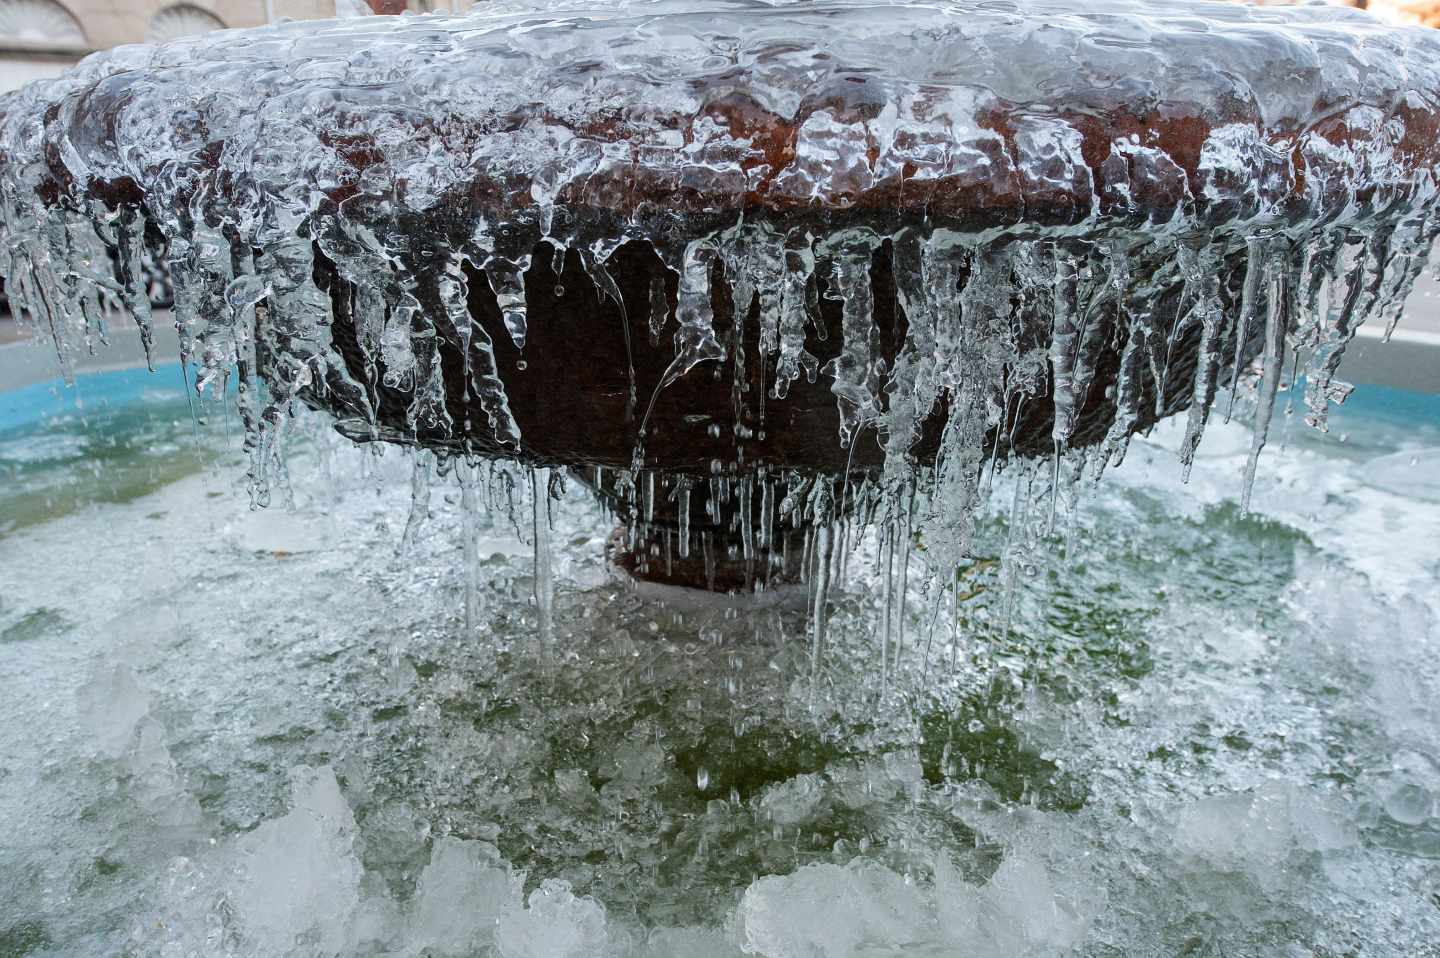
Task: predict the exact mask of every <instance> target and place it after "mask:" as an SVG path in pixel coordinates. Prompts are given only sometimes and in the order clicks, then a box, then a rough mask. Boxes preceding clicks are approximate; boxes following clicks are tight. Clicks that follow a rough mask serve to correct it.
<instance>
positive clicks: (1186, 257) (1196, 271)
mask: <svg viewBox="0 0 1440 958" xmlns="http://www.w3.org/2000/svg"><path fill="white" fill-rule="evenodd" d="M1179 259H1180V270H1181V273H1182V274H1183V275H1184V276H1185V285H1186V288H1187V289H1188V290H1190V291H1191V296H1192V300H1193V301H1192V304H1191V307H1190V312H1191V315H1192V316H1198V317H1199V321H1200V350H1199V356H1198V357H1197V358H1196V361H1195V363H1196V364H1195V384H1194V392H1193V394H1192V396H1191V400H1190V411H1189V413H1188V414H1187V416H1186V421H1185V438H1184V439H1183V440H1181V443H1180V468H1181V481H1182V482H1189V481H1190V469H1191V466H1193V465H1194V463H1195V451H1196V449H1198V448H1199V446H1200V440H1201V438H1202V437H1203V436H1204V434H1205V422H1206V419H1207V418H1208V417H1209V415H1210V405H1211V403H1213V402H1214V400H1215V380H1216V374H1217V373H1218V371H1219V368H1220V333H1221V329H1222V325H1223V320H1224V318H1225V314H1224V311H1223V309H1222V307H1221V303H1220V262H1219V259H1220V258H1219V256H1218V255H1217V253H1216V250H1215V248H1214V247H1213V246H1209V245H1207V246H1204V247H1201V248H1200V249H1199V250H1195V249H1191V248H1190V247H1188V246H1181V247H1180V256H1179Z"/></svg>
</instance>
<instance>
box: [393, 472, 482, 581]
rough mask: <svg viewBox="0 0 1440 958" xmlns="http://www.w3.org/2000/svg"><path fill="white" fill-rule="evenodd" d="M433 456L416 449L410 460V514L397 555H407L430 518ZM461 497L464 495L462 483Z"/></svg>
mask: <svg viewBox="0 0 1440 958" xmlns="http://www.w3.org/2000/svg"><path fill="white" fill-rule="evenodd" d="M433 458H434V457H433V456H432V454H431V453H429V452H428V451H426V450H424V449H417V450H415V453H414V458H413V459H412V460H411V462H410V515H409V517H408V518H406V520H405V531H404V533H403V534H401V536H400V545H399V548H397V549H396V550H395V551H396V554H397V555H407V554H408V553H410V552H411V551H413V550H414V548H415V537H416V536H417V535H418V534H419V532H420V527H421V526H422V525H424V524H425V522H426V520H428V519H429V518H430V482H431V479H430V467H431V462H432V461H433ZM461 497H462V498H463V497H464V486H463V485H462V486H461ZM462 508H464V507H463V506H462ZM467 569H468V566H467ZM467 609H468V604H467Z"/></svg>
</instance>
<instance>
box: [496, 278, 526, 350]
mask: <svg viewBox="0 0 1440 958" xmlns="http://www.w3.org/2000/svg"><path fill="white" fill-rule="evenodd" d="M529 268H530V257H528V256H526V257H525V258H523V259H522V260H520V261H519V262H511V261H510V260H507V259H502V258H501V257H498V256H494V257H491V258H490V259H488V260H486V261H485V276H486V278H487V279H489V280H490V289H491V290H492V291H494V293H495V302H496V303H498V304H499V306H500V316H501V318H502V319H503V320H504V322H505V330H506V332H508V333H509V334H510V341H511V342H513V343H514V344H515V348H516V349H524V348H525V335H526V332H527V330H528V323H529V320H528V319H527V313H526V307H525V271H526V270H528V269H529Z"/></svg>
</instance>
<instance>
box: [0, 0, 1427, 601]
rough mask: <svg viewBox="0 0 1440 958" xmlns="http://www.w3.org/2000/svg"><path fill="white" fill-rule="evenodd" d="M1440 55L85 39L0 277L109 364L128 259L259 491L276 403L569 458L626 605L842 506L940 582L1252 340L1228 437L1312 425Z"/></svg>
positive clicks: (1023, 9)
mask: <svg viewBox="0 0 1440 958" xmlns="http://www.w3.org/2000/svg"><path fill="white" fill-rule="evenodd" d="M1201 45H1203V48H1204V52H1203V55H1200V54H1199V53H1198V52H1197V51H1198V50H1199V48H1200V46H1201ZM1437 50H1440V46H1437V44H1436V43H1435V42H1434V40H1433V39H1432V38H1431V37H1429V36H1428V35H1427V34H1424V33H1419V32H1405V31H1395V30H1390V29H1385V28H1382V27H1380V26H1378V25H1376V24H1374V23H1372V22H1371V21H1369V20H1366V19H1363V18H1361V17H1349V18H1343V19H1341V20H1339V21H1337V20H1336V19H1335V18H1334V13H1333V11H1320V10H1301V11H1294V10H1286V11H1279V10H1273V11H1270V10H1267V11H1259V10H1254V9H1247V8H1237V7H1230V6H1223V5H1214V6H1211V5H1206V7H1205V9H1204V15H1203V17H1199V16H1197V14H1196V13H1195V11H1194V9H1193V5H1190V4H1186V5H1183V7H1173V8H1172V7H1170V6H1166V5H1163V4H1162V5H1159V6H1156V5H1151V4H1146V5H1136V4H1133V3H1114V4H1107V5H1105V6H1104V7H1102V8H1099V9H1096V10H1092V11H1089V12H1087V13H1085V14H1083V15H1077V14H1073V13H1071V12H1069V11H1068V10H1067V9H1064V8H1063V6H1062V5H1047V4H1043V3H1042V4H1037V5H1033V6H1032V5H1014V4H998V5H991V4H984V5H980V6H978V7H976V8H974V9H971V8H969V7H965V6H956V7H951V6H946V5H941V6H938V7H937V6H930V5H911V4H898V5H892V4H883V5H874V4H847V3H835V4H830V3H824V4H808V3H804V4H770V3H748V2H746V3H720V4H706V5H694V4H688V3H640V4H614V5H607V4H600V5H596V6H593V7H591V6H586V7H572V6H570V5H566V4H542V5H530V6H527V5H511V4H499V5H496V6H494V7H493V8H487V9H486V10H484V11H481V12H479V13H476V14H474V15H472V16H469V17H464V18H455V19H444V18H417V19H407V18H400V19H398V20H396V19H392V18H379V19H368V20H359V21H342V22H337V23H334V24H327V25H320V26H316V25H314V24H302V23H292V24H285V25H281V26H279V27H275V28H272V29H268V30H261V31H251V32H231V33H227V34H222V35H220V36H218V37H212V38H206V39H200V40H194V41H188V42H183V43H178V44H171V45H167V46H163V47H158V48H151V47H132V48H124V49H120V50H117V51H114V52H113V53H110V54H107V55H104V56H100V57H96V58H93V59H91V60H89V61H87V62H86V63H85V64H84V65H83V66H82V67H81V68H80V69H78V70H76V71H75V72H74V73H72V74H70V75H68V76H66V77H65V78H63V79H61V80H59V81H57V82H55V83H52V84H48V85H39V86H32V87H31V88H29V89H28V90H27V91H26V92H24V93H22V94H19V95H17V96H15V97H12V98H11V99H10V100H9V102H8V104H7V105H6V109H5V121H4V123H5V127H4V134H3V135H4V144H5V152H4V165H3V191H4V198H5V221H4V234H3V235H4V254H3V255H4V257H5V260H4V262H3V264H0V269H3V271H4V273H5V274H6V275H7V276H8V277H9V278H10V284H11V286H12V288H14V290H15V299H16V301H17V304H18V305H20V306H21V307H22V308H24V309H26V310H27V311H28V313H29V315H30V316H31V319H32V322H34V323H36V324H37V325H38V326H39V327H40V328H41V329H42V330H43V331H44V332H45V333H47V334H48V335H51V336H53V337H54V339H55V341H56V342H57V344H58V346H59V348H60V351H61V355H62V360H63V356H64V354H65V352H66V351H68V350H74V349H81V348H88V347H89V346H90V345H93V343H94V342H95V341H96V340H98V339H100V338H103V336H104V324H105V319H104V317H105V314H106V310H107V309H109V308H112V307H119V308H121V309H123V310H127V311H129V312H130V314H131V315H132V316H133V317H134V319H135V321H136V322H137V323H138V324H139V326H140V329H141V335H142V336H147V337H148V335H149V332H148V329H149V323H150V318H149V315H148V306H147V304H146V302H145V301H144V297H143V296H142V295H141V292H140V290H139V283H140V279H139V276H140V271H139V268H138V266H137V262H138V251H139V250H141V249H142V248H143V245H144V238H145V237H146V236H147V235H149V236H154V235H156V234H158V235H159V236H160V237H163V241H164V242H165V243H166V244H167V250H168V253H167V262H168V265H169V267H170V269H171V272H172V274H173V276H174V277H175V286H176V315H177V320H176V324H177V327H178V329H179V330H180V333H181V348H182V353H183V356H182V361H183V362H184V363H185V364H186V365H187V368H190V369H192V371H193V375H194V382H195V386H196V388H197V390H198V391H199V392H200V393H201V394H204V393H205V392H206V391H207V390H209V391H215V390H220V389H223V385H224V383H225V382H226V381H227V380H228V379H229V378H230V377H232V376H234V377H236V378H238V380H239V384H240V390H241V402H240V408H241V411H242V413H243V416H244V418H245V428H246V431H247V435H248V440H247V441H248V442H249V443H250V445H251V447H252V450H253V465H252V473H253V480H254V484H255V490H256V495H257V498H259V499H260V500H261V501H263V500H264V499H265V497H266V494H267V493H266V486H267V484H268V482H269V473H270V470H271V467H272V465H273V463H272V461H271V460H272V458H273V456H274V455H275V450H276V448H277V437H278V435H279V434H280V432H281V431H283V429H284V422H285V417H286V411H287V409H289V408H291V406H292V404H294V403H296V402H303V403H306V404H308V405H312V406H317V407H320V408H323V409H325V410H327V411H328V412H330V413H331V414H332V415H333V416H334V417H335V419H336V424H337V428H338V429H339V430H340V431H341V432H342V433H344V434H345V435H347V436H349V437H350V438H352V439H355V440H357V441H377V440H379V441H387V442H393V443H404V444H410V445H415V446H420V447H424V448H426V449H431V450H435V451H437V452H439V453H441V454H442V455H444V456H452V457H453V456H459V457H476V456H478V457H484V458H497V457H504V458H508V459H514V460H518V461H520V462H523V463H526V464H528V465H531V466H535V467H561V468H566V469H570V470H572V471H573V472H574V473H575V474H576V475H577V476H578V477H580V478H581V479H582V481H585V482H587V483H590V484H591V485H593V486H594V488H595V489H596V491H597V492H599V493H600V494H601V495H603V496H605V497H606V498H607V499H608V500H609V501H610V502H611V503H612V504H613V506H614V509H615V511H616V512H617V513H618V514H619V515H620V517H621V518H622V520H623V521H624V523H625V525H626V532H625V534H624V536H623V541H622V542H620V543H619V549H618V550H617V551H618V553H619V555H618V556H617V558H619V559H620V560H621V562H622V564H624V565H626V566H627V567H628V568H630V569H631V570H632V571H634V572H635V573H636V574H638V575H640V576H642V577H649V578H656V579H661V580H668V581H680V582H684V583H686V584H692V585H700V586H702V587H704V586H707V585H708V586H709V587H711V588H720V589H723V590H731V589H734V588H736V587H745V588H749V587H753V586H755V585H756V584H761V585H763V584H764V583H766V582H768V581H770V579H771V577H772V575H775V574H779V575H780V577H781V578H782V579H784V580H786V581H793V580H794V579H796V578H801V577H803V578H806V579H807V580H809V579H811V578H812V576H811V575H810V573H811V572H812V571H813V569H815V568H817V567H818V566H820V565H823V564H824V556H825V555H828V554H830V553H831V552H834V551H836V550H837V549H839V548H840V547H839V545H838V544H837V543H832V539H833V536H832V535H830V534H829V533H828V532H823V530H828V529H829V528H830V526H832V525H834V524H836V523H840V522H847V521H848V520H850V519H851V518H852V517H856V516H858V517H862V518H861V521H869V520H870V519H871V518H873V517H874V516H876V515H877V514H878V515H879V517H880V518H881V520H882V521H886V522H890V523H891V524H896V523H903V524H909V525H914V524H915V523H917V522H919V523H922V524H923V522H925V521H929V520H931V519H934V520H937V521H938V524H939V525H942V526H945V527H947V528H948V529H950V530H951V532H955V533H958V534H956V535H951V536H949V537H948V540H949V541H948V543H947V547H948V548H949V549H950V550H951V551H950V553H949V555H950V557H951V559H952V560H954V559H958V558H959V557H960V556H962V555H963V554H964V548H965V547H964V535H963V528H962V527H963V525H964V516H965V514H966V512H967V511H968V509H969V506H968V503H969V502H971V501H972V499H973V497H974V495H975V490H976V488H977V486H978V485H979V483H980V482H981V481H982V473H983V472H984V466H983V463H984V462H985V461H987V460H989V461H991V462H998V461H1003V460H1005V459H1006V458H1009V457H1013V456H1032V455H1039V456H1046V457H1053V458H1054V460H1055V470H1056V472H1057V474H1058V473H1059V472H1060V471H1061V470H1062V463H1061V460H1062V459H1065V458H1066V457H1067V453H1070V452H1071V451H1073V452H1074V454H1073V455H1071V456H1069V458H1070V460H1071V462H1072V465H1071V466H1070V467H1066V468H1067V469H1074V470H1079V469H1083V468H1086V467H1087V466H1088V468H1090V469H1091V470H1092V471H1094V472H1098V471H1099V470H1100V469H1101V468H1102V467H1103V466H1104V464H1105V463H1106V462H1118V461H1119V460H1120V459H1121V458H1122V457H1123V456H1124V453H1125V446H1126V441H1127V439H1128V437H1129V436H1130V435H1131V434H1132V433H1133V432H1134V431H1135V430H1137V429H1143V428H1146V427H1148V426H1149V425H1150V424H1152V423H1154V422H1155V421H1156V420H1157V419H1159V418H1161V417H1163V416H1167V415H1170V414H1172V413H1176V412H1179V411H1182V410H1185V409H1187V408H1188V409H1189V413H1188V426H1187V431H1186V439H1185V443H1184V446H1183V448H1182V450H1181V455H1180V458H1181V461H1182V463H1188V461H1189V457H1190V456H1191V454H1192V452H1193V449H1194V447H1195V445H1196V444H1197V443H1198V442H1199V441H1200V438H1201V436H1202V433H1203V429H1204V427H1205V424H1206V422H1207V419H1208V418H1209V417H1210V413H1211V403H1212V401H1213V397H1214V396H1215V394H1216V392H1217V390H1218V389H1220V388H1221V387H1222V386H1224V385H1226V384H1228V383H1230V382H1232V381H1238V380H1239V378H1240V377H1241V376H1242V374H1243V373H1244V372H1245V371H1246V370H1247V369H1248V368H1249V367H1250V364H1251V363H1252V360H1255V358H1256V357H1257V356H1258V357H1259V367H1260V370H1261V374H1260V377H1259V382H1260V386H1259V389H1260V399H1259V402H1258V405H1257V407H1256V411H1255V413H1254V415H1255V420H1256V425H1257V429H1256V433H1255V435H1256V439H1255V449H1254V452H1255V454H1257V455H1258V453H1259V450H1260V447H1261V446H1263V444H1264V442H1265V437H1266V429H1267V424H1268V421H1269V419H1270V415H1271V411H1270V410H1271V406H1272V404H1273V396H1274V393H1275V391H1276V388H1277V385H1278V383H1279V382H1280V380H1281V378H1282V370H1283V367H1284V365H1285V359H1286V356H1287V355H1298V354H1299V353H1300V352H1305V353H1306V354H1307V355H1308V357H1309V358H1308V361H1307V365H1306V374H1307V381H1308V383H1309V392H1308V395H1307V399H1306V402H1307V406H1308V408H1309V410H1310V418H1311V420H1312V421H1313V422H1316V423H1319V424H1323V422H1324V419H1325V415H1326V407H1327V405H1328V404H1329V403H1330V402H1331V401H1332V400H1335V399H1338V398H1341V397H1343V395H1344V393H1345V390H1346V387H1345V385H1344V384H1343V383H1340V382H1338V381H1336V380H1335V379H1334V372H1335V368H1336V364H1337V363H1338V361H1339V359H1340V356H1341V354H1342V353H1343V351H1344V348H1345V345H1346V343H1347V341H1348V340H1349V339H1350V337H1351V336H1353V335H1354V331H1355V329H1356V327H1357V326H1358V325H1359V324H1360V323H1361V322H1364V321H1365V320H1366V319H1367V318H1369V317H1371V316H1372V315H1373V316H1375V317H1376V321H1377V322H1381V323H1393V321H1394V320H1395V318H1396V317H1397V316H1398V310H1399V307H1400V305H1401V304H1402V302H1403V301H1404V297H1405V294H1406V292H1407V291H1408V289H1409V285H1410V283H1411V282H1412V280H1413V278H1414V277H1415V275H1416V274H1417V273H1418V271H1419V270H1420V268H1421V267H1422V265H1423V263H1424V260H1425V257H1426V255H1427V253H1428V249H1429V247H1430V244H1431V241H1432V239H1433V238H1434V235H1435V233H1436V232H1437V230H1440V224H1436V223H1435V222H1434V221H1433V218H1432V216H1431V210H1432V206H1433V199H1434V196H1435V190H1436V184H1435V164H1436V161H1437V158H1440V141H1437V135H1436V134H1437V128H1440V126H1437V124H1440V116H1437V106H1436V103H1435V101H1434V100H1433V96H1434V95H1435V94H1436V92H1437V91H1440V67H1437V57H1436V55H1435V54H1436V52H1437ZM1277 64H1284V66H1285V69H1284V70H1283V71H1282V70H1281V69H1279V68H1278V67H1277ZM102 250H104V251H108V252H109V253H110V256H109V257H106V256H103V255H101V251H102ZM112 262H113V263H114V264H116V266H115V268H113V269H112V268H111V263H112ZM737 319H738V320H739V321H738V322H737ZM1227 415H1228V411H1227ZM1082 450H1085V452H1083V453H1082V452H1081V451H1082ZM1252 458H1253V457H1252ZM1253 472H1254V466H1253V463H1252V466H1251V468H1250V470H1249V473H1250V475H1251V476H1253ZM1247 481H1250V480H1248V479H1247ZM936 490H943V492H941V494H939V495H938V496H932V495H931V494H932V493H934V492H935V491H936ZM917 492H918V493H920V494H921V496H922V498H923V499H924V502H923V503H921V504H919V505H917V504H916V502H915V495H916V493H917ZM902 514H903V518H902ZM814 530H822V534H812V532H813V531H814ZM896 535H903V533H896ZM946 540H947V536H945V535H943V534H941V533H940V531H939V529H938V528H937V529H936V530H934V532H932V535H931V541H932V545H933V546H940V545H941V544H942V542H945V541H946ZM932 554H939V553H932ZM820 578H821V580H822V581H823V578H824V577H823V576H821V577H820ZM816 607H817V608H823V599H821V600H817V606H816Z"/></svg>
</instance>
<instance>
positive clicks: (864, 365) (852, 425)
mask: <svg viewBox="0 0 1440 958" xmlns="http://www.w3.org/2000/svg"><path fill="white" fill-rule="evenodd" d="M875 246H876V240H875V238H874V237H873V236H868V235H867V236H858V237H849V238H847V239H846V241H845V242H844V243H842V244H841V245H839V246H838V247H837V248H836V249H834V250H833V251H831V253H830V255H831V256H832V257H833V259H832V267H831V275H830V288H829V295H830V297H831V298H833V299H838V300H840V301H841V303H842V307H841V315H842V322H841V331H842V336H843V337H844V343H843V345H842V347H841V350H840V355H838V356H836V357H835V358H834V359H832V360H831V361H830V362H828V363H826V364H825V368H824V369H823V370H821V372H823V373H825V374H826V375H827V376H832V377H834V380H835V382H834V384H833V385H831V387H830V389H831V391H832V392H833V393H834V394H835V397H836V404H837V405H838V407H839V409H840V445H841V446H842V447H848V446H849V445H850V443H851V442H852V441H853V440H854V439H855V434H856V433H857V432H858V431H859V430H860V429H861V428H863V427H864V426H865V425H867V424H868V423H870V422H871V421H872V420H874V419H875V417H876V416H877V415H878V414H879V411H878V409H877V408H876V405H875V392H876V389H877V388H878V385H879V376H878V373H877V370H876V368H875V365H874V363H873V361H872V358H871V357H872V356H873V354H874V348H875V337H876V329H875V318H874V305H875V304H874V298H873V294H872V291H871V289H870V259H871V257H872V256H873V255H874V250H875Z"/></svg>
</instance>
